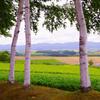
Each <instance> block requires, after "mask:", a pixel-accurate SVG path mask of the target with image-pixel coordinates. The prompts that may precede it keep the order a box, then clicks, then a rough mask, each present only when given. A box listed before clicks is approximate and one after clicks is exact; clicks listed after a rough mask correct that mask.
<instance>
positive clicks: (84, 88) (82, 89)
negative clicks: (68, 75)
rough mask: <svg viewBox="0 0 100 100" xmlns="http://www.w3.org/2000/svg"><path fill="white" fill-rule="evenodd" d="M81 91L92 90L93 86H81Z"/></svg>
mask: <svg viewBox="0 0 100 100" xmlns="http://www.w3.org/2000/svg"><path fill="white" fill-rule="evenodd" d="M80 90H81V92H89V91H90V90H91V87H81V88H80Z"/></svg>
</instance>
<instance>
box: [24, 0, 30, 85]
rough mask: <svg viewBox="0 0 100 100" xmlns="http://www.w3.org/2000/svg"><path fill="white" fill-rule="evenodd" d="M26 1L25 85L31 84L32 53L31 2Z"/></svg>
mask: <svg viewBox="0 0 100 100" xmlns="http://www.w3.org/2000/svg"><path fill="white" fill-rule="evenodd" d="M24 1H25V2H24V3H25V37H26V46H25V73H24V87H28V86H29V85H30V55H31V34H30V3H29V0H24Z"/></svg>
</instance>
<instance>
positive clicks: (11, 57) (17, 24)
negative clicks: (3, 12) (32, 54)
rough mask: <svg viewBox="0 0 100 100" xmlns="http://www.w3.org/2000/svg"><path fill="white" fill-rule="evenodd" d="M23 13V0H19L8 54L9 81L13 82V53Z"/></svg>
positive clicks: (14, 52)
mask: <svg viewBox="0 0 100 100" xmlns="http://www.w3.org/2000/svg"><path fill="white" fill-rule="evenodd" d="M22 14H23V0H19V8H18V13H17V22H16V26H15V31H14V36H13V40H12V45H11V56H10V73H9V79H8V80H9V82H10V83H12V84H13V83H14V80H15V78H14V67H15V54H16V43H17V40H18V34H19V28H20V24H21V20H22Z"/></svg>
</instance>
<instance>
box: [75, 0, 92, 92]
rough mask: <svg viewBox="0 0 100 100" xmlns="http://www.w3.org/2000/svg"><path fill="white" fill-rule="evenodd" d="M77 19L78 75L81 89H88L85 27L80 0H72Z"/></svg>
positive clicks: (89, 84) (89, 83)
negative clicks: (78, 33) (78, 35)
mask: <svg viewBox="0 0 100 100" xmlns="http://www.w3.org/2000/svg"><path fill="white" fill-rule="evenodd" d="M74 3H75V9H76V15H77V21H78V25H79V31H80V37H79V38H80V39H79V54H80V59H79V60H80V76H81V79H80V80H81V90H82V91H84V92H85V91H88V90H90V87H91V82H90V77H89V72H88V56H87V27H86V22H85V18H84V14H83V8H82V1H81V0H74Z"/></svg>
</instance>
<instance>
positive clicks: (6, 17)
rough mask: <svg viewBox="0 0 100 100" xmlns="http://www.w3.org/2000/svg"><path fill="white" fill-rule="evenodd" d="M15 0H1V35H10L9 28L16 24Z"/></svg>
mask: <svg viewBox="0 0 100 100" xmlns="http://www.w3.org/2000/svg"><path fill="white" fill-rule="evenodd" d="M13 10H14V9H13V0H1V1H0V35H4V36H10V34H9V33H8V30H10V28H11V27H12V26H13V25H14V21H15V17H14V14H13V12H14V11H13Z"/></svg>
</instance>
